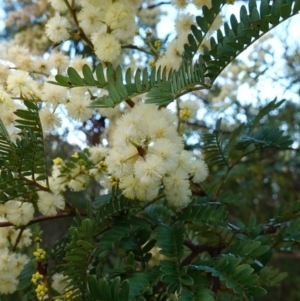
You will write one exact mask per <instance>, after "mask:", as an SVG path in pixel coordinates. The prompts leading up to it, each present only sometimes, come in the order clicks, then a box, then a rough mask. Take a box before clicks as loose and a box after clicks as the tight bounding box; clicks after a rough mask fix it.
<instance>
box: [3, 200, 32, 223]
mask: <svg viewBox="0 0 300 301" xmlns="http://www.w3.org/2000/svg"><path fill="white" fill-rule="evenodd" d="M5 207H6V208H5V209H6V218H7V220H8V221H9V222H11V223H12V224H13V225H15V226H21V225H27V224H28V223H29V222H30V221H31V220H32V218H33V214H34V208H33V205H32V204H31V203H28V202H23V203H22V202H20V201H15V200H14V201H8V202H6V203H5Z"/></svg>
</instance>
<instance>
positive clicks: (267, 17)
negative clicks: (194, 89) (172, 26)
mask: <svg viewBox="0 0 300 301" xmlns="http://www.w3.org/2000/svg"><path fill="white" fill-rule="evenodd" d="M220 2H221V1H220ZM258 3H259V2H258V1H256V0H250V1H249V2H248V10H247V8H246V6H244V5H243V6H242V7H241V9H240V21H239V22H238V21H237V19H236V17H235V16H234V15H231V17H230V24H229V23H228V22H225V23H224V25H223V29H222V30H218V31H217V41H216V42H212V41H213V40H211V49H209V50H207V51H206V53H204V54H202V55H200V57H201V59H203V61H204V62H205V66H206V68H205V69H206V70H205V77H207V78H209V79H210V81H211V82H212V83H213V82H214V81H215V79H216V78H217V77H218V75H219V74H220V73H221V72H222V70H224V68H225V67H226V66H227V65H228V64H229V63H230V62H231V61H232V60H233V59H234V58H235V57H237V56H238V55H239V54H240V53H241V52H242V51H243V50H244V49H246V48H247V47H249V45H251V44H252V43H254V42H255V41H256V40H257V39H259V37H260V36H262V35H263V34H264V33H266V32H267V31H269V30H271V29H273V28H274V26H276V25H278V24H279V23H281V22H282V21H284V20H286V19H288V18H290V17H292V16H294V15H296V14H297V13H298V12H299V11H300V1H299V0H297V1H296V2H295V3H294V4H293V2H292V1H281V0H278V1H277V0H276V1H272V5H270V4H269V1H268V0H262V1H260V5H258ZM218 5H220V7H222V5H223V3H218V4H217V5H216V6H215V7H212V8H211V9H208V8H207V7H204V8H203V15H204V16H198V17H196V23H197V25H198V27H197V26H195V25H193V26H192V27H191V31H192V33H191V34H189V35H188V44H186V45H184V50H185V51H184V54H183V57H184V58H185V59H186V60H188V61H192V59H193V57H194V56H195V55H196V54H197V52H198V49H199V48H200V46H201V43H202V42H203V40H205V38H206V33H207V32H208V31H209V27H210V25H211V24H212V21H213V19H214V17H215V13H217V10H218V8H219V6H218ZM214 9H215V11H214ZM191 35H193V36H194V38H192V37H191ZM195 41H197V43H196V42H195ZM211 62H215V63H216V64H214V67H212V64H211ZM216 65H217V66H218V68H216Z"/></svg>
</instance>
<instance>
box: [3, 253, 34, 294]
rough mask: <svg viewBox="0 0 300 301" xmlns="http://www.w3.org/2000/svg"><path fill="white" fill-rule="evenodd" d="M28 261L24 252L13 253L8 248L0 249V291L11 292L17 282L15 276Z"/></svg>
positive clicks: (15, 287)
mask: <svg viewBox="0 0 300 301" xmlns="http://www.w3.org/2000/svg"><path fill="white" fill-rule="evenodd" d="M28 261H29V259H28V257H27V256H26V255H24V254H18V253H13V252H11V251H9V249H8V248H1V249H0V293H1V294H12V293H13V292H15V291H16V289H17V285H18V283H19V281H18V279H17V277H18V276H19V275H20V273H21V271H22V270H23V267H24V265H25V264H26V263H27V262H28Z"/></svg>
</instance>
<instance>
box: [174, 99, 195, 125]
mask: <svg viewBox="0 0 300 301" xmlns="http://www.w3.org/2000/svg"><path fill="white" fill-rule="evenodd" d="M179 108H180V118H181V119H182V120H188V119H192V118H195V117H196V115H197V111H198V109H199V104H198V102H197V101H196V100H186V101H182V102H180V103H179Z"/></svg>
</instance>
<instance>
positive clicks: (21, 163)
mask: <svg viewBox="0 0 300 301" xmlns="http://www.w3.org/2000/svg"><path fill="white" fill-rule="evenodd" d="M24 104H25V106H26V107H27V109H28V110H21V109H19V110H17V111H16V112H15V115H16V116H18V117H19V119H16V127H17V128H19V129H20V130H21V132H20V134H19V138H17V140H16V143H13V142H12V141H11V140H10V137H9V135H8V133H7V131H6V129H5V127H4V125H3V123H2V121H0V147H1V150H0V165H1V172H0V188H1V193H0V201H8V200H11V199H14V198H16V197H22V196H24V197H25V196H26V195H27V194H28V193H30V192H34V191H38V190H40V189H41V188H40V186H39V185H40V184H38V183H37V181H38V180H43V181H45V185H44V186H45V187H44V189H45V190H47V189H48V188H47V187H48V173H47V165H46V158H45V153H44V138H43V131H42V126H41V122H40V119H39V114H38V110H39V109H38V106H37V105H36V104H35V103H34V102H32V101H28V100H25V101H24Z"/></svg>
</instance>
